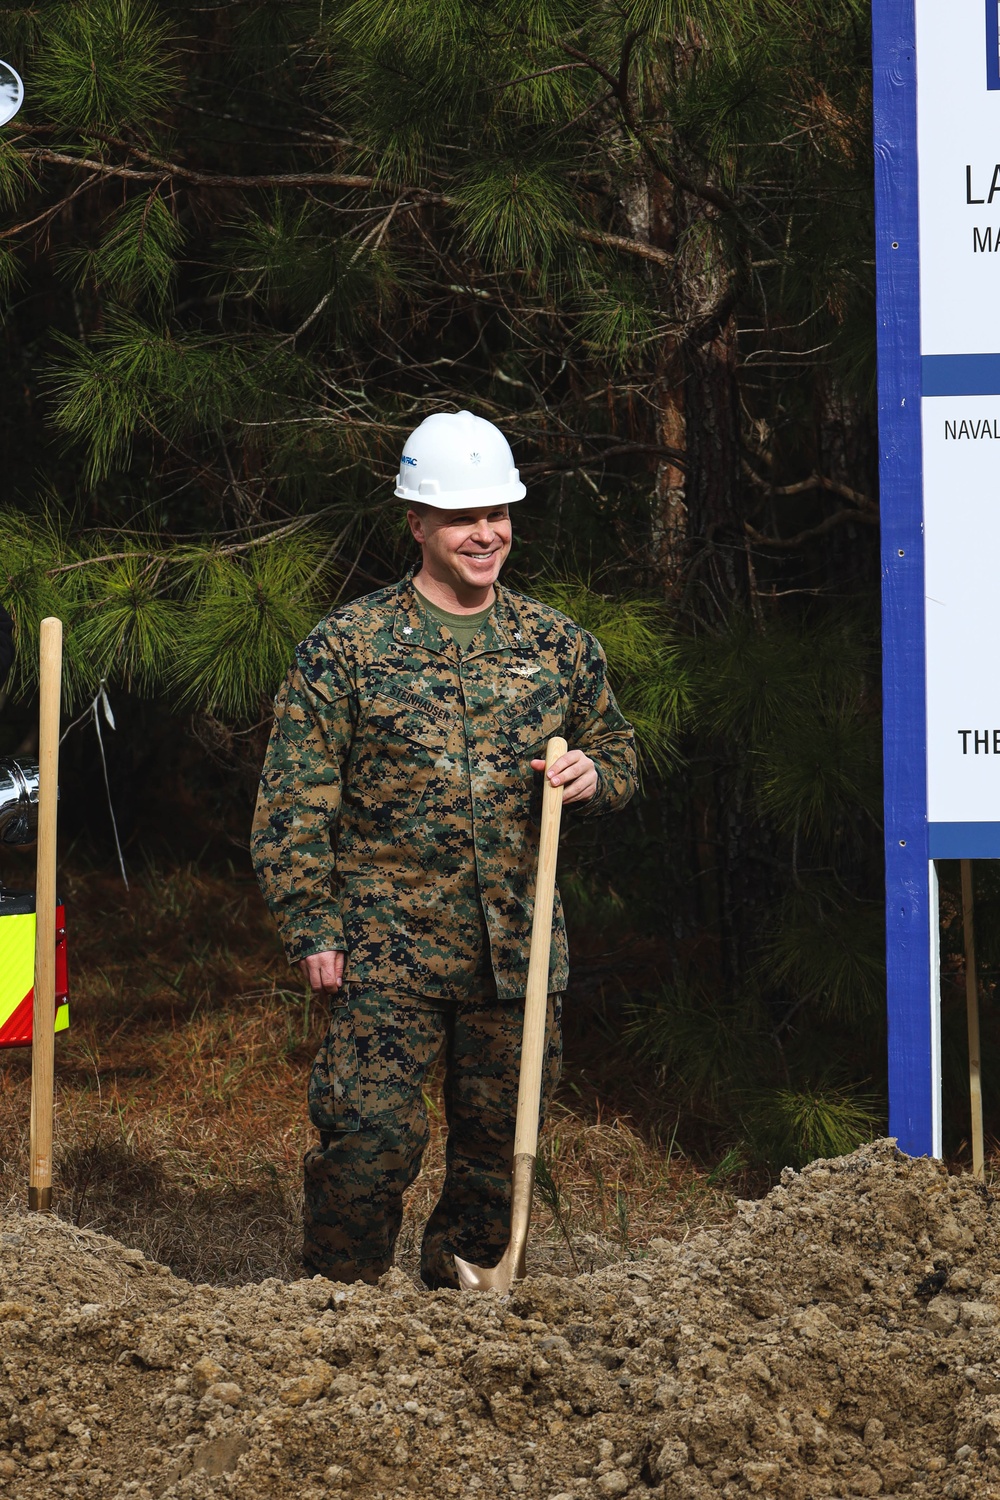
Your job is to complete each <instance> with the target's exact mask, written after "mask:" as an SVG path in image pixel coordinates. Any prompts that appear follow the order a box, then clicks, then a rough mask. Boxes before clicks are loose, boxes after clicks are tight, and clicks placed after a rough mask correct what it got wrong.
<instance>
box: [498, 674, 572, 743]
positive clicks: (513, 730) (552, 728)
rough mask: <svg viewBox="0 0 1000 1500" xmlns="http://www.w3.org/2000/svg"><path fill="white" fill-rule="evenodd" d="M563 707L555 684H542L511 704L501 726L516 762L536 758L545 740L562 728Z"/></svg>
mask: <svg viewBox="0 0 1000 1500" xmlns="http://www.w3.org/2000/svg"><path fill="white" fill-rule="evenodd" d="M563 720H564V714H563V706H562V698H561V696H560V694H559V689H558V688H557V687H556V685H555V683H552V682H549V683H544V684H543V685H542V686H541V687H538V688H536V689H535V690H534V692H532V693H530V694H529V695H528V696H527V697H526V698H522V699H521V700H520V701H519V702H517V703H513V704H511V706H510V708H509V709H508V710H507V712H506V713H505V715H504V717H503V720H502V723H503V729H504V733H505V734H506V736H507V739H508V741H509V742H510V747H511V749H512V750H513V752H514V754H515V755H516V756H517V758H518V760H524V759H528V760H531V759H533V758H535V757H536V756H537V755H538V753H539V752H540V751H541V750H542V747H543V746H544V745H545V742H546V740H548V739H551V737H552V735H554V734H558V733H559V731H560V730H561V729H562V727H563Z"/></svg>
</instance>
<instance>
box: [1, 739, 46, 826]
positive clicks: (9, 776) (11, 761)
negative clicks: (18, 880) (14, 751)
mask: <svg viewBox="0 0 1000 1500" xmlns="http://www.w3.org/2000/svg"><path fill="white" fill-rule="evenodd" d="M37 830H38V762H37V760H29V759H28V758H26V757H25V756H21V755H18V756H13V755H2V756H0V844H8V845H10V844H33V843H34V841H35V835H36V833H37Z"/></svg>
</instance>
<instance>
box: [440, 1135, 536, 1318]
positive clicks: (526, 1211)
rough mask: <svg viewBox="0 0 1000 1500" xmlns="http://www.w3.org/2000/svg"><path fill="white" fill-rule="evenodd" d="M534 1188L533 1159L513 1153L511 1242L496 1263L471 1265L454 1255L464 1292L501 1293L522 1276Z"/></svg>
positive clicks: (505, 1291) (502, 1294)
mask: <svg viewBox="0 0 1000 1500" xmlns="http://www.w3.org/2000/svg"><path fill="white" fill-rule="evenodd" d="M534 1187H535V1158H534V1157H533V1156H515V1158H514V1170H513V1172H512V1173H511V1179H510V1241H509V1243H508V1245H507V1249H506V1250H505V1251H504V1253H503V1257H502V1258H501V1260H500V1262H499V1263H498V1264H497V1265H495V1266H474V1265H472V1264H471V1262H469V1261H467V1260H462V1258H461V1256H459V1255H456V1256H455V1257H454V1261H455V1270H456V1271H457V1272H458V1284H459V1286H460V1287H461V1289H462V1291H463V1292H489V1291H494V1292H499V1293H500V1295H501V1296H504V1295H505V1294H506V1293H507V1292H509V1291H510V1289H511V1287H512V1286H513V1284H514V1282H515V1281H521V1280H523V1278H524V1252H525V1248H526V1246H527V1243H528V1224H529V1223H530V1220H531V1195H532V1192H533V1191H534Z"/></svg>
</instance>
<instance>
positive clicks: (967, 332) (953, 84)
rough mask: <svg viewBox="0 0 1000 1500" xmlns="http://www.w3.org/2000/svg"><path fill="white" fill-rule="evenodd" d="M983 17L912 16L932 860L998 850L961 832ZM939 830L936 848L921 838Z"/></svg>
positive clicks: (999, 293) (981, 713) (993, 180)
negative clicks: (945, 829) (947, 829)
mask: <svg viewBox="0 0 1000 1500" xmlns="http://www.w3.org/2000/svg"><path fill="white" fill-rule="evenodd" d="M998 10H1000V0H916V9H915V14H916V30H917V146H918V160H919V164H920V169H919V212H920V321H921V356H922V358H921V366H922V371H923V402H922V430H923V453H924V535H925V590H926V646H927V799H928V806H927V816H928V822H929V823H930V825H931V851H932V853H941V854H946V853H953V854H963V855H966V856H973V855H976V854H985V853H988V852H993V853H995V854H996V855H998V856H1000V843H998V847H997V849H996V850H995V851H993V850H988V849H987V848H986V847H985V846H983V845H982V844H981V843H977V841H976V838H975V835H974V833H973V832H972V831H971V830H968V825H970V824H997V825H1000V652H998V649H997V645H996V635H997V624H996V621H997V612H996V601H997V599H998V598H1000V40H998V26H1000V18H998ZM956 101H961V103H960V105H958V104H957V103H956ZM942 824H944V825H951V834H950V838H951V842H948V838H947V837H946V838H945V841H944V842H943V843H942V842H940V841H939V842H938V844H937V847H935V838H934V826H935V825H942ZM957 825H966V831H965V832H963V830H962V829H960V828H959V827H958V826H957ZM998 833H1000V828H998ZM970 834H971V836H972V843H971V844H970V845H969V846H968V847H965V845H963V844H962V839H963V838H966V839H968V838H969V837H970Z"/></svg>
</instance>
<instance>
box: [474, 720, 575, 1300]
mask: <svg viewBox="0 0 1000 1500" xmlns="http://www.w3.org/2000/svg"><path fill="white" fill-rule="evenodd" d="M566 748H567V746H566V741H565V740H562V739H558V738H557V739H551V740H549V742H548V744H547V745H546V747H545V779H544V782H543V791H542V831H541V839H540V842H539V846H538V876H537V879H536V881H535V911H534V916H533V919H532V923H531V948H530V952H529V958H528V988H527V992H526V994H525V997H524V1030H523V1031H522V1033H521V1072H520V1075H519V1077H518V1081H517V1120H516V1123H515V1126H514V1169H513V1172H512V1174H511V1193H510V1243H509V1244H508V1246H507V1249H506V1250H505V1251H504V1254H503V1259H502V1260H501V1261H500V1263H499V1265H496V1266H494V1267H493V1268H492V1269H490V1268H489V1267H484V1266H472V1265H470V1264H469V1262H468V1261H467V1260H462V1259H461V1258H460V1257H459V1256H457V1255H456V1256H455V1269H456V1271H457V1272H458V1282H459V1285H460V1286H461V1287H462V1289H463V1291H479V1292H485V1291H488V1290H489V1289H490V1288H491V1287H492V1288H493V1290H494V1291H497V1292H509V1291H510V1287H511V1283H512V1282H513V1281H520V1279H521V1277H522V1276H523V1275H524V1250H525V1246H526V1245H527V1243H528V1223H529V1221H530V1219H531V1194H532V1190H533V1188H534V1186H535V1155H536V1153H537V1151H538V1115H539V1111H540V1109H541V1103H542V1062H543V1060H544V1057H545V1013H546V1009H547V1002H548V994H549V948H550V946H551V943H552V904H553V901H554V900H555V892H556V855H557V854H558V852H559V818H560V815H561V813H562V800H563V789H562V787H561V786H553V785H552V783H551V782H550V781H549V777H548V770H549V767H550V766H551V765H552V763H553V761H555V760H558V758H559V756H560V755H565V754H566Z"/></svg>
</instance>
